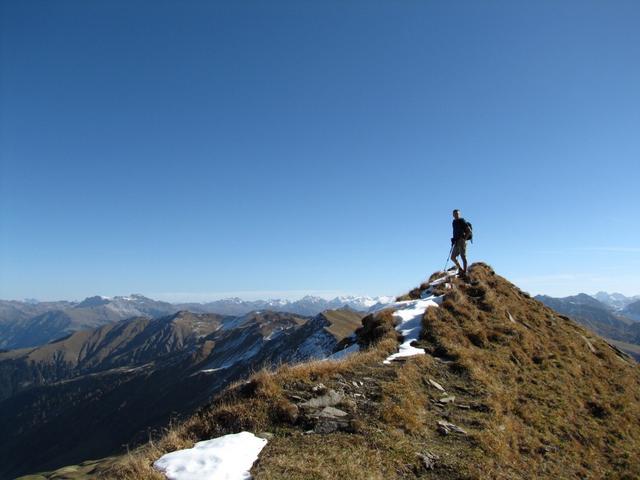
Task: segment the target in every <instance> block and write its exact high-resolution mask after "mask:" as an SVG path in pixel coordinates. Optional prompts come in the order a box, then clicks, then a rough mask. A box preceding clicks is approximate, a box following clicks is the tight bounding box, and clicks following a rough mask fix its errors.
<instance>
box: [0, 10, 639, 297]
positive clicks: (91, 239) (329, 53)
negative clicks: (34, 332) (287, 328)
mask: <svg viewBox="0 0 640 480" xmlns="http://www.w3.org/2000/svg"><path fill="white" fill-rule="evenodd" d="M0 5H1V10H0V42H1V45H0V48H1V50H0V55H1V56H0V162H1V166H0V202H1V203H0V298H5V299H7V298H24V297H35V298H40V299H54V298H70V299H74V298H82V297H84V296H87V295H92V294H104V295H117V294H126V293H131V292H140V293H143V294H147V295H151V296H155V297H157V298H166V299H172V300H178V299H197V300H204V299H208V298H217V297H220V296H225V295H226V294H238V295H240V296H244V297H246V298H255V297H256V296H282V297H295V296H299V295H301V294H303V293H306V292H311V293H321V294H324V295H330V294H332V293H355V294H374V295H375V294H396V293H400V292H403V291H405V290H407V289H409V288H410V287H412V286H414V285H415V284H416V283H417V282H418V281H420V280H421V279H422V278H423V277H425V276H427V275H429V274H430V273H431V272H433V271H435V270H438V269H440V268H442V266H443V265H444V261H445V258H446V255H447V252H448V250H449V238H450V235H451V232H450V229H451V210H452V209H453V208H460V209H461V210H462V212H463V215H464V216H465V217H466V218H467V219H468V220H470V221H472V223H473V224H474V230H475V236H476V240H475V243H474V244H473V245H471V246H470V249H469V256H470V258H471V259H472V260H474V261H475V260H483V261H486V262H488V263H490V264H491V265H493V266H494V268H496V270H497V271H498V272H499V273H500V274H502V275H505V276H507V277H508V278H510V279H511V280H514V281H516V282H517V283H518V284H519V285H521V286H522V287H523V288H525V289H527V290H529V291H531V292H533V293H538V292H544V293H549V294H553V295H565V294H572V293H577V292H579V291H586V292H588V293H593V292H595V291H597V290H608V291H621V292H622V293H626V294H636V293H640V276H639V274H638V272H639V270H640V222H639V221H638V219H639V216H638V207H639V206H640V190H639V189H638V183H639V180H640V28H638V25H640V2H637V1H635V0H631V1H606V2H605V1H600V0H598V1H588V0H579V1H562V2H558V1H539V0H536V1H533V0H532V1H529V2H520V1H513V0H505V1H487V2H478V1H465V2H435V1H406V2H393V1H387V2H376V1H371V0H367V1H360V2H356V1H335V2H332V1H322V2H310V1H300V0H292V1H290V2H277V1H269V2H264V1H227V2H214V1H201V2H200V1H187V2H178V1H172V2H166V1H155V0H154V1H141V0H135V1H130V0H127V1H113V0H112V1H109V2H99V1H86V0H82V1H64V0H61V1H55V2H53V1H48V0H46V1H31V0H21V1H10V0H2V1H1V2H0Z"/></svg>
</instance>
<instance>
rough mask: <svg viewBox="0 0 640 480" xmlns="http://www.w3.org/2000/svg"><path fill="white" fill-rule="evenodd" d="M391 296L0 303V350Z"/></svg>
mask: <svg viewBox="0 0 640 480" xmlns="http://www.w3.org/2000/svg"><path fill="white" fill-rule="evenodd" d="M391 300H392V298H391V297H366V296H341V297H335V298H333V299H331V300H327V299H324V298H320V297H313V296H306V297H303V298H301V299H300V300H295V301H290V300H255V301H247V300H241V299H240V298H228V299H222V300H216V301H214V302H208V303H181V304H173V303H168V302H162V301H158V300H153V299H150V298H147V297H145V296H143V295H138V294H133V295H128V296H117V297H103V296H94V297H88V298H86V299H84V300H82V301H81V302H70V301H57V302H35V301H33V300H30V301H16V300H10V301H7V300H0V349H5V350H9V349H16V348H26V347H34V346H37V345H43V344H45V343H47V342H50V341H53V340H57V339H59V338H62V337H64V336H67V335H69V334H71V333H73V332H76V331H80V330H86V329H92V328H96V327H100V326H102V325H107V324H110V323H114V322H119V321H121V320H125V319H128V318H133V317H147V318H160V317H162V316H166V315H170V314H173V313H176V312H179V311H183V310H186V311H190V312H193V313H215V314H219V315H234V316H238V315H245V314H247V313H249V312H252V311H261V310H269V311H276V312H288V313H293V314H297V315H304V316H313V315H317V314H318V313H320V312H323V311H325V310H335V309H340V308H345V307H346V308H350V309H352V310H356V311H367V310H369V309H370V308H371V307H373V306H375V305H377V304H384V303H388V302H390V301H391Z"/></svg>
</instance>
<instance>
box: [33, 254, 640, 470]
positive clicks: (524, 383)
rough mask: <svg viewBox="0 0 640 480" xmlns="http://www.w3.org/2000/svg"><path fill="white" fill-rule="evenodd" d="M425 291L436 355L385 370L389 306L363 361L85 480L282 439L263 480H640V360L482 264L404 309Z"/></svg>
mask: <svg viewBox="0 0 640 480" xmlns="http://www.w3.org/2000/svg"><path fill="white" fill-rule="evenodd" d="M436 277H437V275H435V276H432V278H431V280H433V279H434V278H436ZM426 289H430V291H432V292H433V293H436V294H438V295H441V296H442V301H441V306H440V307H432V308H428V309H427V310H426V312H425V314H424V317H423V319H422V322H423V323H422V335H421V339H420V340H419V342H418V345H419V346H420V347H422V348H424V349H425V352H426V355H420V356H416V357H411V358H407V359H404V360H403V361H400V362H394V363H392V364H390V365H386V364H384V363H382V360H383V359H384V358H386V356H387V355H389V354H390V353H391V352H394V351H395V350H396V348H397V345H398V334H397V332H396V331H395V329H394V323H395V318H394V315H393V311H392V309H387V310H382V311H380V312H378V313H375V314H371V315H369V316H367V317H365V318H364V319H363V321H362V327H361V328H360V329H359V330H358V332H357V337H358V342H359V344H360V345H361V346H362V347H363V348H364V350H363V351H362V352H360V353H358V354H355V355H353V356H351V357H348V358H347V359H345V360H342V361H328V362H327V361H325V362H311V363H303V364H300V365H293V366H291V365H288V366H283V367H281V368H279V369H277V370H275V371H261V372H259V373H257V374H256V375H254V376H253V377H252V378H250V379H249V380H247V381H242V382H238V383H236V384H234V385H232V386H230V387H229V388H227V389H226V390H225V391H223V392H222V393H221V394H219V395H218V396H217V397H216V398H215V399H214V401H213V402H211V403H210V404H209V405H207V406H205V407H203V408H201V409H199V410H198V411H197V412H196V413H195V414H194V415H193V416H191V417H190V418H188V419H186V420H185V421H184V422H181V423H179V424H176V425H174V426H172V427H171V428H169V429H167V430H166V431H165V433H164V434H163V435H162V436H161V437H159V438H158V439H156V440H155V441H154V442H152V443H149V444H146V445H143V446H141V447H140V448H139V449H137V450H135V451H133V452H132V453H131V454H130V455H127V456H124V457H121V458H120V459H119V460H117V461H114V460H113V459H110V460H109V462H108V464H107V463H104V464H101V463H100V462H98V463H97V464H91V465H90V466H86V465H85V466H86V467H87V468H89V469H90V471H91V473H90V474H88V475H90V476H92V477H91V478H114V479H121V480H122V479H134V478H135V479H140V478H150V479H162V478H163V476H162V475H161V474H159V473H158V472H156V471H155V470H153V468H152V467H151V464H152V462H153V461H154V460H155V459H157V458H159V457H160V456H161V455H162V454H163V453H166V452H168V451H172V450H176V449H179V448H188V447H190V446H191V445H193V443H194V442H195V441H198V440H204V439H209V438H212V437H216V436H219V435H222V434H226V433H235V432H238V431H241V430H250V431H254V432H268V434H265V435H267V436H268V437H269V438H270V440H269V443H268V444H267V446H266V447H265V449H264V450H263V451H262V453H261V454H260V457H259V459H258V462H257V463H256V464H255V465H254V467H253V469H252V475H253V477H254V478H256V479H280V478H290V479H316V478H317V479H335V478H354V479H378V478H379V479H383V478H384V479H388V478H403V479H404V478H433V479H436V478H437V479H475V478H496V479H530V478H561V479H568V478H576V479H577V478H580V479H586V478H593V479H596V478H611V479H616V478H617V479H633V478H639V477H640V464H639V462H638V461H637V459H638V458H639V457H640V430H639V429H638V428H637V426H638V425H639V424H640V370H639V368H638V365H637V364H636V363H635V362H633V361H632V360H631V359H630V358H629V357H627V356H626V355H624V354H623V353H621V352H620V351H619V350H617V349H615V348H614V347H612V346H611V345H610V344H608V343H607V342H606V341H604V340H603V339H601V338H599V337H598V336H597V335H595V334H593V333H592V332H590V331H588V330H586V329H584V328H583V327H581V326H580V325H578V324H576V323H575V322H574V321H572V320H571V319H569V318H568V317H566V316H564V315H561V314H558V313H557V312H555V311H553V310H552V309H550V308H548V307H546V306H545V305H543V304H542V303H540V302H538V301H536V300H534V299H532V298H531V297H530V296H529V295H527V294H526V293H524V292H522V291H521V290H520V289H518V288H517V287H516V286H514V285H512V284H511V283H509V282H508V281H507V280H505V279H504V278H502V277H500V276H498V275H496V274H495V272H493V270H492V269H491V268H490V267H489V266H487V265H485V264H475V265H473V266H472V268H471V270H470V274H469V282H468V283H465V282H461V281H460V280H458V279H455V280H452V281H450V282H446V283H442V284H440V285H438V286H429V284H428V283H425V284H423V285H421V286H420V287H418V288H416V289H414V290H412V291H411V292H410V293H409V294H407V295H406V296H404V297H403V299H405V300H408V301H410V300H411V299H412V298H419V297H420V296H421V295H422V294H423V292H424V291H425V290H426ZM318 404H321V405H322V404H330V405H331V407H332V408H334V409H338V410H339V411H341V412H342V413H341V414H340V416H339V418H338V417H335V418H331V417H330V418H327V416H326V415H324V413H326V411H325V410H323V411H322V412H321V413H318V408H316V407H313V406H312V405H318ZM343 414H344V415H343ZM78 468H80V467H78ZM53 475H54V474H46V475H43V477H41V478H54V477H53ZM83 475H84V474H83ZM69 478H70V477H69ZM78 478H90V477H82V476H81V477H78Z"/></svg>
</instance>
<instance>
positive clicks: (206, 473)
mask: <svg viewBox="0 0 640 480" xmlns="http://www.w3.org/2000/svg"><path fill="white" fill-rule="evenodd" d="M266 444H267V440H265V439H263V438H259V437H256V436H255V435H254V434H253V433H250V432H240V433H234V434H231V435H224V436H222V437H218V438H214V439H212V440H206V441H204V442H198V443H196V444H195V445H194V446H193V448H187V449H185V450H177V451H175V452H171V453H167V454H166V455H163V456H162V457H160V458H159V459H158V460H156V461H155V462H154V464H153V466H154V467H155V468H156V469H157V470H159V471H161V472H162V473H164V474H165V475H166V476H167V478H168V479H169V480H206V479H211V480H213V479H215V480H248V479H250V478H251V475H250V474H249V470H251V467H252V465H253V464H254V462H255V461H256V460H257V459H258V455H259V454H260V452H261V451H262V449H263V448H264V446H265V445H266Z"/></svg>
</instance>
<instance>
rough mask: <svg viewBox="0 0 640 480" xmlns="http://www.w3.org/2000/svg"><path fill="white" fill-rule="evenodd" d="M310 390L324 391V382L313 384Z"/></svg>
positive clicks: (314, 391)
mask: <svg viewBox="0 0 640 480" xmlns="http://www.w3.org/2000/svg"><path fill="white" fill-rule="evenodd" d="M311 391H312V392H313V393H320V394H322V393H324V392H326V391H327V387H326V386H325V385H324V383H319V384H318V385H316V386H314V387H313V388H311Z"/></svg>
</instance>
